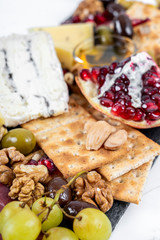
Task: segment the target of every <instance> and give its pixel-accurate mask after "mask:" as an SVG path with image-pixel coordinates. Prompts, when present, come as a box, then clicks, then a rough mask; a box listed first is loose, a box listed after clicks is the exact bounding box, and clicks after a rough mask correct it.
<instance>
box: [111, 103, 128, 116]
mask: <svg viewBox="0 0 160 240" xmlns="http://www.w3.org/2000/svg"><path fill="white" fill-rule="evenodd" d="M124 110H125V106H124V105H122V104H120V103H118V102H117V103H115V104H114V105H113V106H112V109H111V112H112V113H113V114H114V115H116V116H121V115H122V113H123V112H124Z"/></svg>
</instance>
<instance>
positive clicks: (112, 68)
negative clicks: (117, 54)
mask: <svg viewBox="0 0 160 240" xmlns="http://www.w3.org/2000/svg"><path fill="white" fill-rule="evenodd" d="M117 65H118V62H113V63H111V65H110V67H109V74H114V73H115V72H114V71H115V69H116V67H117Z"/></svg>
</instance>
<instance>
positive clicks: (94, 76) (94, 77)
mask: <svg viewBox="0 0 160 240" xmlns="http://www.w3.org/2000/svg"><path fill="white" fill-rule="evenodd" d="M99 73H100V69H99V68H98V67H94V68H92V70H91V75H92V82H94V83H97V78H98V75H99Z"/></svg>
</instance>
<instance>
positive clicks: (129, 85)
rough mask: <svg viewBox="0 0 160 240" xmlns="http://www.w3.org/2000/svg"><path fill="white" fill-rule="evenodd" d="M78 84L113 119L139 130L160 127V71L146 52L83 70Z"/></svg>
mask: <svg viewBox="0 0 160 240" xmlns="http://www.w3.org/2000/svg"><path fill="white" fill-rule="evenodd" d="M76 82H77V84H78V86H79V87H80V89H81V91H82V93H83V94H84V96H85V97H86V98H87V100H88V101H89V102H90V104H91V105H92V106H93V107H94V108H95V109H97V110H98V111H100V112H102V113H104V114H106V115H108V116H109V117H110V118H113V119H116V120H119V121H121V122H123V123H125V124H127V125H130V126H132V127H135V128H152V127H157V126H160V68H159V67H158V66H157V64H156V63H155V62H154V61H153V59H152V58H151V57H150V56H149V55H148V54H147V53H146V52H141V53H138V54H136V55H133V56H131V57H129V58H127V59H124V60H122V61H120V62H113V63H112V64H111V65H110V66H103V67H94V68H91V69H82V70H81V71H80V73H79V76H78V77H77V78H76Z"/></svg>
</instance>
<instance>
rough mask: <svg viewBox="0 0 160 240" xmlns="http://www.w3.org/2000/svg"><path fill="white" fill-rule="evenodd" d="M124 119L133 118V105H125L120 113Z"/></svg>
mask: <svg viewBox="0 0 160 240" xmlns="http://www.w3.org/2000/svg"><path fill="white" fill-rule="evenodd" d="M122 116H123V118H124V119H130V120H131V119H133V118H134V116H135V108H134V107H127V108H126V109H125V111H124V113H123V114H122Z"/></svg>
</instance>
